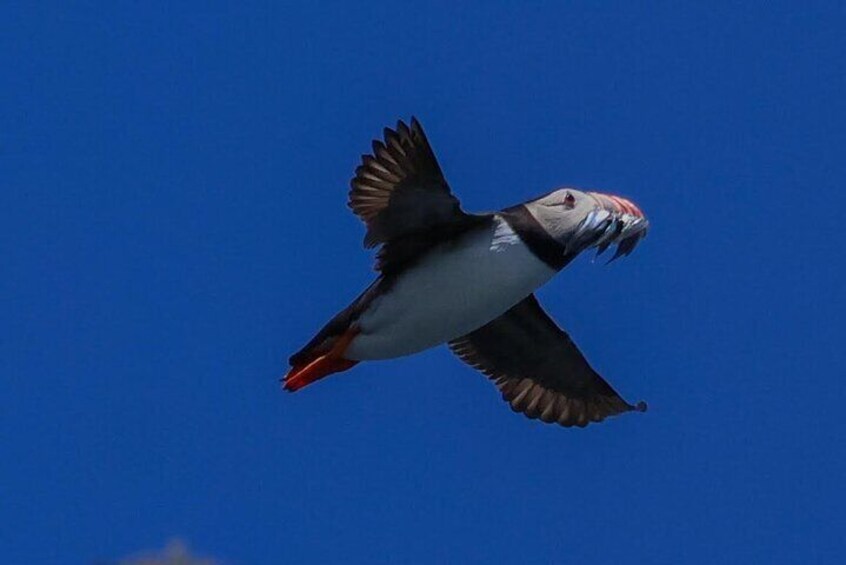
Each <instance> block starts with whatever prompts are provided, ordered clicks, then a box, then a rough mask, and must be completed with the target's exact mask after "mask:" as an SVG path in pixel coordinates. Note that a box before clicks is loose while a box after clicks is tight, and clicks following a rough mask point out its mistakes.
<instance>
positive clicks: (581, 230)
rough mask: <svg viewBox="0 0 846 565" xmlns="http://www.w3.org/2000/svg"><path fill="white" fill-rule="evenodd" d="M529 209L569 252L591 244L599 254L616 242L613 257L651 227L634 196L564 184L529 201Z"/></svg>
mask: <svg viewBox="0 0 846 565" xmlns="http://www.w3.org/2000/svg"><path fill="white" fill-rule="evenodd" d="M526 209H527V210H528V211H529V213H530V214H531V215H532V216H534V218H535V219H536V220H537V221H538V223H540V225H541V226H542V227H543V228H544V230H545V231H546V232H547V233H548V234H549V235H550V236H552V237H553V238H554V239H555V241H556V242H558V243H559V244H560V245H561V246H563V248H564V250H565V254H566V255H568V256H575V255H578V254H579V253H581V252H582V251H584V250H586V249H590V248H592V247H595V248H597V255H599V254H601V253H602V252H603V251H605V250H606V249H607V248H608V247H609V246H611V245H614V244H616V245H617V251H616V253H615V254H614V256H613V257H612V258H611V261H613V260H614V259H616V258H617V257H620V256H622V255H628V254H629V253H631V252H632V251H633V250H634V248H635V246H637V244H638V243H639V242H640V240H641V239H643V238H644V237H646V232H647V229H648V228H649V221H648V220H647V219H646V217H645V216H644V215H643V212H642V211H641V210H640V208H639V207H638V206H637V205H636V204H634V203H633V202H632V201H631V200H628V199H626V198H622V197H620V196H613V195H610V194H603V193H601V192H583V191H580V190H576V189H573V188H562V189H560V190H556V191H554V192H551V193H549V194H547V195H545V196H542V197H540V198H538V199H536V200H533V201H531V202H528V203H526Z"/></svg>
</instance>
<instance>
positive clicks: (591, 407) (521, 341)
mask: <svg viewBox="0 0 846 565" xmlns="http://www.w3.org/2000/svg"><path fill="white" fill-rule="evenodd" d="M449 347H450V349H452V351H453V353H455V354H456V355H457V356H458V357H459V358H460V359H461V360H462V361H464V362H465V363H467V364H468V365H470V366H472V367H474V368H476V369H478V370H480V371H481V372H482V373H484V374H485V375H486V376H487V377H488V378H490V379H491V380H492V381H493V382H494V384H496V386H497V388H499V390H500V391H501V392H502V397H503V398H504V399H505V400H506V401H507V402H508V403H509V404H510V405H511V408H512V409H513V410H514V411H515V412H522V413H523V414H525V415H526V416H528V417H529V418H540V419H541V420H543V421H544V422H558V423H559V424H561V425H563V426H574V425H575V426H586V425H587V424H588V423H589V422H600V421H602V420H604V419H605V418H606V417H608V416H613V415H615V414H620V413H622V412H628V411H630V410H639V411H644V410H646V404H645V403H643V402H640V403H638V404H637V406H632V405H631V404H629V403H628V402H626V401H625V400H623V399H622V398H621V397H620V395H619V394H617V393H616V392H615V391H614V389H613V388H611V385H609V384H608V383H607V382H605V380H604V379H603V378H602V377H600V376H599V374H597V373H596V371H594V370H593V369H592V368H591V366H590V365H589V364H588V362H587V360H586V359H585V357H584V355H582V353H581V352H580V351H579V350H578V348H577V347H576V345H575V344H574V343H573V341H572V340H571V339H570V336H569V335H567V333H566V332H565V331H563V330H562V329H561V328H559V327H558V326H557V325H556V324H555V322H554V321H553V320H552V319H551V318H550V317H549V316H548V315H547V314H546V312H544V311H543V309H542V308H541V306H540V304H539V303H538V301H537V299H536V298H535V296H534V295H529V296H528V297H527V298H525V299H524V300H523V301H522V302H520V303H519V304H517V305H516V306H514V307H513V308H511V309H510V310H508V311H507V312H506V313H505V314H503V315H502V316H500V317H499V318H496V319H495V320H493V321H491V322H489V323H488V324H486V325H484V326H482V327H481V328H479V329H477V330H475V331H473V332H471V333H469V334H467V335H465V336H462V337H459V338H457V339H455V340H453V341H451V342H449Z"/></svg>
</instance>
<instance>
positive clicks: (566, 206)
mask: <svg viewBox="0 0 846 565" xmlns="http://www.w3.org/2000/svg"><path fill="white" fill-rule="evenodd" d="M597 207H598V203H597V201H596V200H595V199H594V198H593V197H592V196H590V195H589V194H588V193H586V192H582V191H580V190H576V189H574V188H562V189H560V190H556V191H555V192H550V193H549V194H547V195H546V196H541V197H540V198H538V199H537V200H533V201H532V202H530V203H528V204H527V208H528V210H529V212H530V213H531V214H532V215H533V216H534V217H535V219H536V220H537V221H538V222H540V224H541V225H542V226H543V227H544V229H545V230H546V231H547V232H548V233H549V235H551V236H552V237H554V238H555V239H556V240H557V241H559V242H561V243H562V244H565V243H566V242H567V240H568V239H569V238H570V236H572V235H573V233H575V231H576V229H578V227H579V225H580V224H581V223H582V221H583V220H584V219H585V218H586V217H587V215H588V214H590V212H591V211H593V210H595V209H596V208H597Z"/></svg>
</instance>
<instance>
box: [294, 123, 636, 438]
mask: <svg viewBox="0 0 846 565" xmlns="http://www.w3.org/2000/svg"><path fill="white" fill-rule="evenodd" d="M350 185H351V189H350V191H349V201H348V206H349V207H350V208H351V209H352V211H353V212H354V213H355V214H356V215H357V216H358V217H359V218H360V219H361V220H362V221H363V222H364V224H365V226H366V235H365V237H364V246H365V247H366V248H373V247H377V246H378V247H379V249H378V251H377V253H376V265H375V269H376V271H377V273H378V275H377V276H376V279H375V280H374V281H373V282H372V284H370V286H368V287H367V288H366V289H365V290H364V291H363V292H362V293H361V294H360V295H359V296H358V297H357V298H356V299H355V300H353V301H352V303H351V304H350V305H349V306H347V307H346V308H344V309H343V310H341V311H340V312H338V314H336V315H335V316H334V317H333V318H332V319H331V320H329V322H327V323H326V325H324V326H323V328H322V329H321V330H320V331H319V332H317V334H316V335H315V336H314V337H313V338H312V339H311V341H309V342H308V343H307V344H306V345H305V346H304V347H303V348H302V349H300V350H299V351H297V352H296V353H294V354H293V355H292V356H291V357H290V359H289V364H290V366H291V367H290V370H289V371H288V373H287V374H286V375H285V376H284V377H283V378H282V383H283V388H284V389H285V390H287V391H291V392H294V391H298V390H300V389H302V388H304V387H306V386H308V385H309V384H312V383H314V382H316V381H318V380H320V379H322V378H324V377H326V376H328V375H331V374H334V373H339V372H342V371H346V370H348V369H350V368H352V367H353V366H355V365H357V364H358V363H361V362H363V361H376V360H385V359H394V358H397V357H404V356H406V355H412V354H414V353H418V352H420V351H423V350H426V349H429V348H432V347H436V346H438V345H441V344H446V345H447V346H448V347H449V349H450V350H451V351H452V352H453V353H454V354H455V355H456V356H457V357H458V358H459V359H460V360H461V361H463V362H464V363H466V364H468V365H470V366H471V367H473V368H475V369H477V370H478V371H480V372H481V373H482V374H484V375H485V376H486V377H488V378H489V379H490V380H491V381H492V382H493V384H494V385H496V387H497V389H499V392H500V394H501V395H502V398H503V399H504V400H505V401H506V402H507V403H508V404H509V405H510V407H511V408H512V410H514V411H515V412H519V413H522V414H524V415H525V416H527V417H529V418H532V419H539V420H541V421H542V422H546V423H557V424H560V425H562V426H565V427H570V426H578V427H584V426H586V425H588V424H589V423H591V422H601V421H603V420H604V419H606V418H608V417H610V416H615V415H618V414H623V413H626V412H632V411H636V412H644V411H646V403H644V402H643V401H641V402H638V403H637V404H629V403H628V402H626V401H625V400H624V399H623V398H622V397H621V396H620V395H619V394H618V393H617V392H616V391H615V390H614V389H613V388H612V387H611V385H609V384H608V382H606V381H605V379H603V378H602V377H601V376H600V375H599V374H598V373H597V372H596V371H595V370H594V369H593V368H592V367H591V365H590V364H589V363H588V362H587V360H586V359H585V357H584V355H583V354H582V353H581V352H580V351H579V349H578V348H577V347H576V345H575V343H573V340H572V339H571V338H570V336H569V335H568V334H567V332H566V331H564V330H563V329H561V328H560V327H559V326H558V325H557V324H556V323H555V322H554V321H553V320H552V318H550V316H549V315H548V314H547V313H546V312H545V311H544V309H543V308H542V307H541V305H540V303H539V302H538V300H537V298H536V297H535V295H534V292H535V291H536V290H537V289H538V288H539V287H541V286H542V285H544V284H545V283H546V282H548V281H549V280H550V279H552V278H553V277H554V276H555V275H556V273H558V272H559V271H561V270H562V269H563V268H564V267H566V266H567V265H568V264H569V263H570V262H571V261H572V260H573V259H574V258H575V257H576V256H577V255H579V254H580V253H582V252H583V251H586V250H589V249H596V250H597V254H601V253H602V252H604V251H605V250H606V249H608V248H609V247H610V246H616V248H615V249H616V252H615V253H614V255H613V257H611V261H613V260H615V259H617V258H618V257H621V256H626V255H629V254H630V253H631V252H632V251H633V250H634V248H635V247H636V246H637V244H638V243H639V242H640V241H641V240H642V239H643V238H644V237H645V236H646V233H647V229H648V227H649V222H648V220H647V219H646V217H645V216H644V214H643V212H642V211H641V209H640V208H639V207H638V206H637V205H636V204H634V203H633V202H632V201H631V200H629V199H627V198H623V197H621V196H614V195H610V194H605V193H600V192H592V191H583V190H577V189H575V188H560V189H557V190H553V191H552V192H549V193H547V194H544V195H543V196H540V197H538V198H535V199H533V200H529V201H526V202H523V203H522V204H518V205H516V206H511V207H508V208H504V209H502V210H500V211H498V212H489V213H478V214H474V213H468V212H465V211H464V210H462V207H461V204H460V203H459V201H458V199H457V198H456V197H455V195H454V194H453V193H452V191H451V190H450V187H449V185H448V184H447V181H446V179H445V178H444V174H443V172H442V171H441V167H440V165H439V164H438V161H437V159H436V158H435V153H434V151H433V150H432V147H431V145H430V144H429V141H428V139H427V138H426V134H425V133H424V131H423V127H422V126H421V125H420V122H419V121H418V120H417V119H416V118H414V117H412V118H411V120H410V123H409V124H406V123H405V122H404V121H402V120H400V121H398V122H397V125H396V127H395V128H394V129H391V128H385V129H384V132H383V139H382V140H379V139H376V140H374V141H373V143H372V151H371V152H370V153H369V154H366V155H363V156H362V158H361V165H360V166H359V167H358V168H356V170H355V176H354V177H353V178H352V180H351V182H350ZM609 262H610V261H609Z"/></svg>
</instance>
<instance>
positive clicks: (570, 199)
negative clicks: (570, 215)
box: [563, 192, 576, 209]
mask: <svg viewBox="0 0 846 565" xmlns="http://www.w3.org/2000/svg"><path fill="white" fill-rule="evenodd" d="M563 205H564V207H565V208H567V209H571V208H573V207H574V206H575V205H576V197H575V196H573V193H572V192H568V193H567V195H566V196H565V197H564V204H563Z"/></svg>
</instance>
